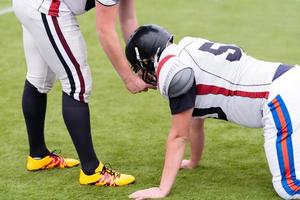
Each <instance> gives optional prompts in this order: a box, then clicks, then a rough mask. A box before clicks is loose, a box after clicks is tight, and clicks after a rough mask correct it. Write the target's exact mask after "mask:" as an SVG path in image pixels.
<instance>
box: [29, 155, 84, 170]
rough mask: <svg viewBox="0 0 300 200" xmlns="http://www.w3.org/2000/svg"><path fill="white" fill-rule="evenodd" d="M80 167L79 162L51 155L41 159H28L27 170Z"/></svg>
mask: <svg viewBox="0 0 300 200" xmlns="http://www.w3.org/2000/svg"><path fill="white" fill-rule="evenodd" d="M77 165H79V161H78V160H76V159H72V158H63V157H62V156H59V155H56V154H54V153H51V154H50V155H48V156H45V157H44V158H41V159H36V158H32V157H31V156H28V157H27V170H29V171H35V170H42V169H52V168H68V167H75V166H77Z"/></svg>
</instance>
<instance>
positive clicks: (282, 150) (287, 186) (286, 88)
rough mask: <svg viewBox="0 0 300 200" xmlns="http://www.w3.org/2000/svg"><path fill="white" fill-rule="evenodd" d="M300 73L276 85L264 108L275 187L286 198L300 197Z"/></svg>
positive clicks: (266, 141) (293, 71)
mask: <svg viewBox="0 0 300 200" xmlns="http://www.w3.org/2000/svg"><path fill="white" fill-rule="evenodd" d="M298 77H300V70H298V69H296V70H294V69H293V70H290V71H288V72H287V73H286V74H284V75H283V76H282V77H280V79H279V80H278V81H277V80H276V81H275V82H274V83H273V84H272V87H271V91H270V98H269V100H268V101H269V102H268V104H267V105H266V106H265V108H264V118H263V120H264V137H265V144H264V147H265V152H266V156H267V160H268V164H269V167H270V171H271V173H272V176H273V186H274V188H275V190H276V191H277V193H278V194H279V195H280V196H281V197H282V198H285V199H293V198H300V192H299V191H300V104H299V102H300V95H298V93H295V92H294V91H295V90H296V91H297V90H298V89H300V88H299V87H300V80H298V79H299V78H298Z"/></svg>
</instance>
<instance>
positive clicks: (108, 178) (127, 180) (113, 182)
mask: <svg viewBox="0 0 300 200" xmlns="http://www.w3.org/2000/svg"><path fill="white" fill-rule="evenodd" d="M134 181H135V178H134V176H131V175H127V174H121V173H119V172H116V171H114V170H112V169H111V168H110V166H109V165H103V164H102V162H100V164H99V166H98V167H97V169H96V170H95V174H92V175H86V174H85V173H84V172H83V171H82V170H80V177H79V182H80V184H82V185H97V186H124V185H128V184H131V183H133V182H134Z"/></svg>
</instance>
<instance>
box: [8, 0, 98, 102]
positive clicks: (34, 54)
mask: <svg viewBox="0 0 300 200" xmlns="http://www.w3.org/2000/svg"><path fill="white" fill-rule="evenodd" d="M61 3H63V2H61ZM13 5H14V11H15V14H16V16H17V17H18V19H19V20H20V22H21V23H22V25H23V41H24V49H25V57H26V62H27V68H28V69H27V77H26V78H27V80H28V81H29V82H30V83H31V84H32V85H34V86H35V87H36V88H37V89H38V91H39V92H41V93H47V92H48V91H49V90H50V89H51V88H52V86H53V83H54V81H55V79H56V77H57V78H58V79H59V80H60V82H61V84H62V89H63V91H64V92H65V93H66V94H68V95H70V96H71V97H72V98H74V99H76V100H78V101H82V102H87V101H88V97H89V95H90V92H91V85H92V80H91V73H90V69H89V66H88V64H87V50H86V45H85V42H84V39H83V36H82V34H81V32H80V29H79V25H78V23H77V21H76V18H75V16H74V15H73V14H72V13H71V12H69V13H68V12H67V14H64V15H63V16H60V17H54V16H49V15H47V14H43V13H41V12H39V11H38V10H37V9H36V8H34V6H33V5H34V3H33V0H26V1H24V0H14V2H13Z"/></svg>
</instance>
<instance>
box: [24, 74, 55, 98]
mask: <svg viewBox="0 0 300 200" xmlns="http://www.w3.org/2000/svg"><path fill="white" fill-rule="evenodd" d="M27 80H28V81H29V82H30V83H31V84H32V85H33V86H34V87H35V88H36V89H37V90H38V91H39V92H40V93H42V94H46V93H48V92H49V91H50V90H51V89H52V87H53V84H54V81H55V80H49V81H45V79H40V78H33V77H28V76H27Z"/></svg>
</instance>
